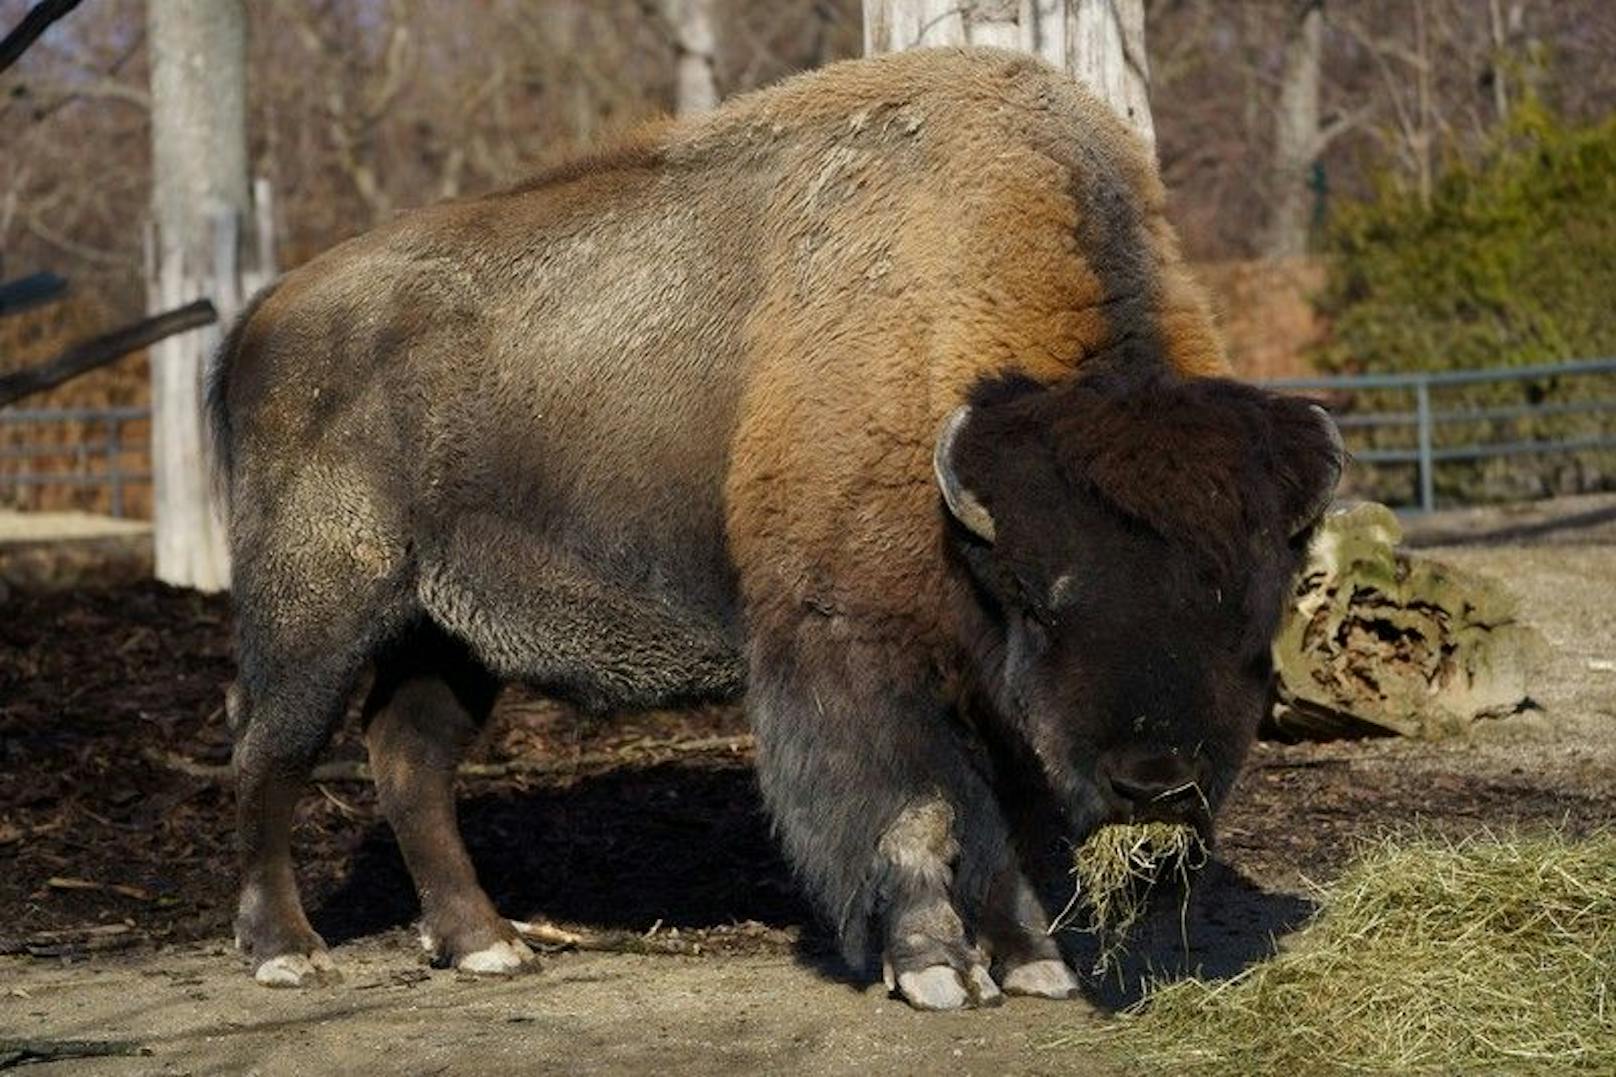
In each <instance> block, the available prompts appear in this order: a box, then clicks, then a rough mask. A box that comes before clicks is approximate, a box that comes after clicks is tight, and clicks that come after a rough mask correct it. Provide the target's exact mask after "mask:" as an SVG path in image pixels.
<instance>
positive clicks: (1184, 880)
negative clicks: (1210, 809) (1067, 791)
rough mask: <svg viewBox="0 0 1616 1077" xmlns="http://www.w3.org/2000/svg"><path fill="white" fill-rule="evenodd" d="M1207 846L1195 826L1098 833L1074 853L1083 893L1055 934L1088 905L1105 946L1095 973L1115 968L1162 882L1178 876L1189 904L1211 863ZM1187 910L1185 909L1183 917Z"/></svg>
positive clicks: (1135, 826) (1116, 826)
mask: <svg viewBox="0 0 1616 1077" xmlns="http://www.w3.org/2000/svg"><path fill="white" fill-rule="evenodd" d="M1206 855H1207V850H1206V845H1205V844H1204V843H1203V842H1202V841H1201V836H1200V835H1199V834H1198V833H1196V830H1195V828H1194V827H1192V826H1187V825H1185V824H1183V823H1159V822H1153V823H1113V824H1110V825H1107V826H1102V827H1100V828H1099V829H1098V830H1096V831H1095V832H1094V833H1093V834H1092V835H1090V837H1089V839H1088V840H1087V841H1085V842H1084V843H1083V844H1082V845H1081V846H1080V847H1079V848H1078V849H1077V850H1076V852H1074V853H1073V855H1072V874H1073V876H1074V877H1075V878H1076V880H1077V891H1076V893H1074V894H1073V895H1072V900H1071V902H1070V903H1069V904H1068V905H1067V906H1066V909H1065V910H1064V911H1063V912H1062V913H1061V915H1060V916H1058V917H1057V918H1056V920H1055V924H1054V926H1053V927H1052V928H1051V929H1050V930H1051V931H1059V930H1060V929H1062V928H1063V927H1066V926H1068V925H1069V924H1071V923H1072V922H1073V921H1074V919H1076V917H1077V915H1078V914H1077V909H1078V907H1079V905H1081V906H1082V909H1083V914H1084V919H1085V920H1086V923H1085V924H1084V925H1083V929H1084V930H1086V931H1089V932H1091V933H1092V934H1093V935H1094V936H1095V939H1096V941H1097V942H1098V944H1099V951H1098V955H1097V956H1096V958H1095V962H1094V973H1095V974H1096V975H1099V974H1102V973H1104V972H1105V971H1106V970H1107V969H1108V968H1110V967H1112V966H1113V965H1114V964H1115V962H1116V959H1117V957H1118V956H1120V955H1121V953H1122V951H1123V949H1124V948H1125V947H1126V946H1127V943H1128V936H1129V933H1130V932H1131V931H1132V929H1133V927H1134V925H1135V924H1137V923H1138V922H1139V918H1140V916H1142V915H1143V914H1144V911H1145V907H1146V905H1147V904H1148V902H1149V900H1150V895H1151V892H1152V891H1153V890H1154V889H1155V887H1156V884H1157V883H1158V882H1159V881H1161V880H1163V879H1167V878H1176V879H1177V880H1178V882H1179V883H1180V884H1181V885H1180V893H1181V895H1182V899H1183V901H1184V902H1185V903H1187V902H1188V900H1189V876H1190V873H1191V872H1192V871H1194V870H1196V869H1197V868H1199V867H1201V866H1202V865H1203V864H1204V863H1205V862H1206ZM1183 908H1184V906H1183V905H1181V906H1180V912H1181V913H1182V911H1183Z"/></svg>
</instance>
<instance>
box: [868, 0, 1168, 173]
mask: <svg viewBox="0 0 1616 1077" xmlns="http://www.w3.org/2000/svg"><path fill="white" fill-rule="evenodd" d="M924 45H999V46H1003V47H1005V48H1013V49H1022V50H1024V51H1026V52H1031V53H1036V54H1037V55H1039V56H1042V57H1043V58H1044V59H1045V60H1048V61H1049V62H1050V63H1051V64H1053V65H1055V66H1056V67H1059V68H1061V69H1062V70H1064V71H1067V72H1069V73H1071V74H1072V75H1074V76H1076V77H1077V78H1079V79H1082V80H1083V81H1084V82H1085V83H1087V84H1088V86H1089V87H1090V88H1091V89H1092V90H1093V91H1094V92H1095V93H1096V94H1098V95H1099V96H1100V97H1102V98H1103V99H1105V100H1106V101H1107V102H1109V103H1110V104H1111V106H1112V107H1113V108H1115V109H1116V110H1117V112H1118V114H1119V115H1121V116H1122V117H1123V118H1124V119H1126V120H1127V121H1128V122H1129V123H1130V124H1131V125H1132V126H1133V128H1134V129H1135V130H1136V131H1138V132H1139V134H1140V135H1141V136H1142V137H1143V138H1144V139H1145V141H1146V142H1147V143H1149V144H1150V145H1152V146H1154V145H1155V141H1156V131H1155V127H1154V125H1153V123H1152V121H1151V117H1150V96H1149V88H1150V65H1149V63H1148V62H1147V60H1146V58H1145V7H1144V0H865V2H864V51H865V54H866V55H871V56H873V55H875V54H877V53H882V52H895V51H897V50H899V49H912V48H918V47H920V46H924Z"/></svg>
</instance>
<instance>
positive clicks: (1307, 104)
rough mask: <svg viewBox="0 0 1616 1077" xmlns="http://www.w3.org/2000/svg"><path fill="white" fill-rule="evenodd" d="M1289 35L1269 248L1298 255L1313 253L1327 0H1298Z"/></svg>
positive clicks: (1279, 254)
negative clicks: (1312, 179)
mask: <svg viewBox="0 0 1616 1077" xmlns="http://www.w3.org/2000/svg"><path fill="white" fill-rule="evenodd" d="M1289 15H1290V25H1289V26H1288V27H1287V28H1286V35H1285V63H1284V69H1283V71H1282V73H1281V75H1280V86H1279V104H1278V107H1277V108H1276V109H1275V110H1274V165H1273V173H1272V176H1271V179H1270V181H1271V183H1272V191H1271V197H1272V206H1271V208H1270V210H1269V217H1268V228H1267V234H1266V235H1265V236H1264V237H1263V244H1262V248H1263V253H1264V254H1265V255H1267V256H1268V257H1270V258H1293V257H1296V256H1298V255H1303V254H1306V253H1307V239H1308V222H1309V217H1310V214H1309V212H1308V210H1309V202H1310V200H1311V197H1312V191H1311V190H1310V188H1309V186H1308V173H1309V171H1310V170H1311V169H1312V167H1313V162H1314V161H1315V160H1317V159H1318V155H1319V151H1320V149H1321V148H1322V147H1321V140H1320V137H1319V62H1320V57H1321V55H1322V53H1323V48H1324V0H1296V2H1295V3H1293V4H1292V5H1291V10H1290V12H1289Z"/></svg>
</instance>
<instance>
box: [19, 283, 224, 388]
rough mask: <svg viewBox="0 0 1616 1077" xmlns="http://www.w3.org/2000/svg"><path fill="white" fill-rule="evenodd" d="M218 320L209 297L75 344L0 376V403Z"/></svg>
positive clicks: (52, 384) (71, 377)
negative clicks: (47, 357)
mask: <svg viewBox="0 0 1616 1077" xmlns="http://www.w3.org/2000/svg"><path fill="white" fill-rule="evenodd" d="M218 320H219V312H218V311H216V310H214V309H213V304H212V303H210V302H209V301H208V300H206V299H198V300H196V301H195V302H194V303H188V304H186V305H185V306H183V307H177V308H175V309H174V310H170V311H166V312H164V313H162V314H157V315H154V316H152V317H150V318H147V319H145V320H143V321H139V322H136V323H135V324H134V325H130V326H125V327H124V328H122V329H118V330H115V331H113V332H111V333H107V334H105V335H103V336H99V337H94V338H92V339H90V340H87V341H85V342H84V343H82V344H75V345H74V346H73V347H71V348H69V349H67V350H66V351H65V352H63V353H62V354H60V355H58V356H57V357H56V358H54V359H51V360H49V361H47V362H44V363H41V364H39V365H38V366H31V367H28V368H26V369H24V370H19V371H17V372H15V373H13V374H7V375H5V376H4V377H0V406H4V405H6V404H10V403H12V402H13V401H15V400H20V399H21V398H22V397H25V396H30V395H32V394H34V393H38V392H43V391H44V390H46V389H53V388H55V387H56V386H58V385H60V384H62V383H63V382H65V381H70V380H72V379H73V378H76V377H78V376H79V375H80V374H84V373H87V372H89V371H91V370H94V369H96V368H97V367H102V366H106V365H107V364H108V363H111V362H113V361H115V360H118V359H121V358H123V357H124V356H126V355H128V354H129V353H130V352H132V351H139V350H140V349H141V348H145V347H149V346H151V345H153V344H155V343H157V342H158V341H159V340H162V339H163V338H165V337H171V336H173V335H174V334H175V333H183V332H184V331H185V330H187V329H196V328H198V327H199V326H204V325H211V324H212V323H214V322H216V321H218Z"/></svg>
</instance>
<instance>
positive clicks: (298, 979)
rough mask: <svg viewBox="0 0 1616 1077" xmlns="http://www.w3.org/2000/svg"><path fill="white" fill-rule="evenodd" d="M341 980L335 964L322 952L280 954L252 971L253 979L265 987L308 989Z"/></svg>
mask: <svg viewBox="0 0 1616 1077" xmlns="http://www.w3.org/2000/svg"><path fill="white" fill-rule="evenodd" d="M341 978H342V974H341V972H339V971H338V969H337V965H336V962H334V961H332V960H331V955H330V954H328V953H326V952H325V951H324V950H316V951H314V952H313V953H311V954H280V955H279V956H276V957H272V958H270V959H269V960H268V961H265V962H264V963H263V964H262V965H259V966H258V967H257V968H256V969H254V970H253V979H254V980H257V981H258V982H259V983H261V984H263V985H264V986H265V987H308V986H310V985H311V984H319V983H327V982H330V981H333V980H339V979H341Z"/></svg>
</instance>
